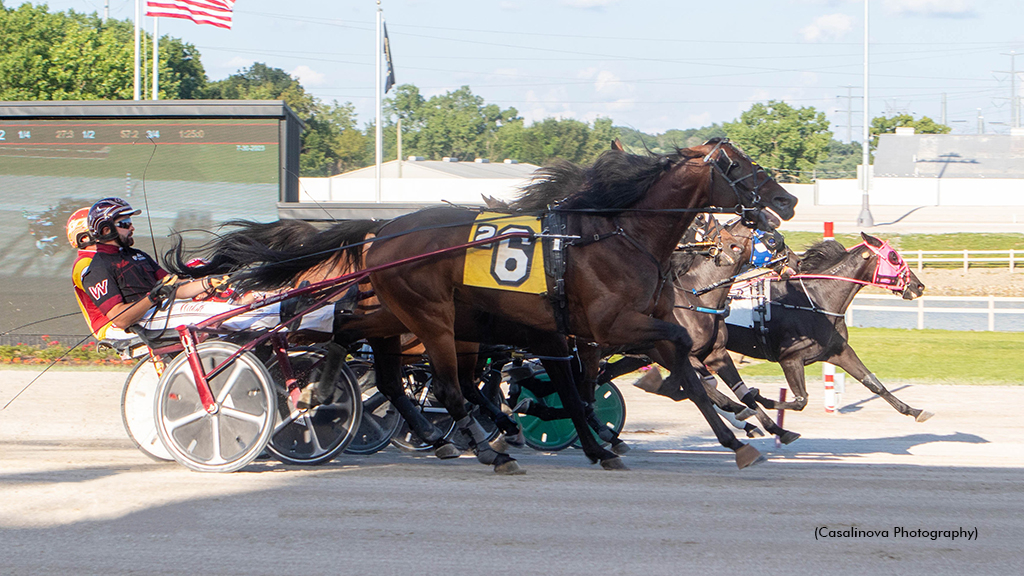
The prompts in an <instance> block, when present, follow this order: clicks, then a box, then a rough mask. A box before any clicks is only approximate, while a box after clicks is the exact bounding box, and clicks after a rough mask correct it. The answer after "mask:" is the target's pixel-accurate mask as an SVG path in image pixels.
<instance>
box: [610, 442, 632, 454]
mask: <svg viewBox="0 0 1024 576" xmlns="http://www.w3.org/2000/svg"><path fill="white" fill-rule="evenodd" d="M629 450H630V448H629V444H626V443H625V442H619V443H618V444H612V452H615V453H616V454H618V455H619V456H622V455H624V454H626V453H627V452H629Z"/></svg>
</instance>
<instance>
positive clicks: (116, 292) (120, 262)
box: [82, 198, 344, 407]
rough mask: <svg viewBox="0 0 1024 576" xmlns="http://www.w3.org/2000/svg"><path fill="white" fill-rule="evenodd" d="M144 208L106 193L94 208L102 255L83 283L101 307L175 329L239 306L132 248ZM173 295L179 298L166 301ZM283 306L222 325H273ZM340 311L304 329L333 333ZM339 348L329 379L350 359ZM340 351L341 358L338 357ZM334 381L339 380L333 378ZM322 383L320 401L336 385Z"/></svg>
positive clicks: (92, 222) (93, 231) (118, 320)
mask: <svg viewBox="0 0 1024 576" xmlns="http://www.w3.org/2000/svg"><path fill="white" fill-rule="evenodd" d="M140 213H141V211H140V210H133V209H132V207H131V206H130V205H129V204H128V203H127V202H125V201H124V200H122V199H120V198H104V199H102V200H100V201H98V202H96V203H95V204H93V205H92V207H91V208H90V209H89V215H88V218H87V221H88V227H89V234H90V235H91V236H92V238H93V240H94V241H95V242H96V254H95V255H94V256H93V259H92V263H91V264H90V265H89V268H88V270H87V271H86V272H85V274H84V276H83V277H82V285H83V288H84V290H85V292H86V293H87V294H88V296H89V298H90V300H91V301H92V303H93V304H94V305H95V306H96V308H98V309H99V310H100V311H101V312H102V313H103V314H104V315H105V316H106V317H107V318H108V319H109V321H110V322H111V323H113V325H114V326H116V327H118V328H120V329H122V330H124V329H127V328H129V327H130V326H133V325H138V326H141V327H142V328H144V329H147V330H164V329H172V330H173V329H174V328H176V327H178V326H182V325H188V324H197V323H199V322H202V321H204V320H206V319H207V318H209V317H212V316H215V315H217V314H220V313H223V312H227V311H229V310H234V309H235V308H236V306H234V305H232V304H228V303H226V302H215V301H193V300H191V298H194V297H196V296H200V295H210V294H213V292H214V291H215V289H216V287H217V286H216V282H215V281H211V279H210V278H209V277H204V278H200V279H198V280H191V281H186V282H180V283H179V282H177V279H176V277H174V276H168V274H167V272H166V271H165V270H164V269H163V268H161V267H160V266H159V265H158V264H157V263H156V261H155V260H154V259H153V258H152V257H150V255H149V254H146V253H145V252H143V251H141V250H138V249H136V248H133V247H132V245H133V244H134V243H135V240H134V237H133V236H134V233H135V226H134V224H133V223H132V216H137V215H138V214H140ZM168 298H173V300H172V301H171V302H167V303H165V300H166V299H168ZM280 311H281V305H280V303H275V304H270V305H267V306H263V307H260V308H256V309H254V310H249V311H247V312H245V313H242V314H239V315H236V316H234V317H232V318H229V319H228V320H225V321H224V322H223V323H222V324H221V327H222V328H225V329H227V330H246V329H259V328H272V327H274V326H276V325H277V324H279V323H280V322H281V321H282V319H281V312H280ZM334 316H335V311H334V306H333V305H332V306H322V307H320V308H318V309H316V310H313V311H311V312H310V313H308V314H306V315H305V316H303V317H302V320H301V322H300V324H299V326H298V329H301V330H310V331H315V332H320V333H326V334H332V333H333V326H334ZM334 348H336V347H331V346H329V349H330V350H331V352H332V353H331V354H328V362H327V366H325V369H324V372H323V375H324V380H328V377H327V376H328V374H333V375H334V378H336V377H337V376H336V374H337V372H338V371H339V370H340V368H341V365H342V360H343V359H344V358H343V356H344V354H343V353H341V352H340V351H339V350H335V349H334ZM337 348H340V347H337ZM339 354H340V355H341V356H342V358H340V359H339V358H337V357H336V356H338V355H339ZM329 380H330V383H333V382H334V379H333V378H330V379H329ZM311 388H312V387H311ZM316 388H318V390H317V393H318V394H317V395H318V396H321V398H320V401H324V400H326V399H325V398H323V397H322V396H323V395H324V394H326V393H327V392H326V391H323V392H321V390H325V389H329V388H330V387H329V386H328V385H327V384H323V385H319V386H317V387H316ZM303 392H304V394H303V403H304V404H306V405H313V404H314V402H313V401H312V399H311V397H310V393H309V392H307V391H303ZM300 407H303V406H300Z"/></svg>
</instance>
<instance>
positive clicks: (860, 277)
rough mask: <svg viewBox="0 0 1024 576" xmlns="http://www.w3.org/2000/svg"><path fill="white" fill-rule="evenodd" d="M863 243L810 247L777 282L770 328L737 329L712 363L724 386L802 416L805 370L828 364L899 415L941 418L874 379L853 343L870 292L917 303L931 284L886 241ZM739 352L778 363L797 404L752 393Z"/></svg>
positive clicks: (868, 238) (714, 353) (765, 323)
mask: <svg viewBox="0 0 1024 576" xmlns="http://www.w3.org/2000/svg"><path fill="white" fill-rule="evenodd" d="M861 238H862V239H863V242H862V243H861V244H858V245H857V246H854V247H853V248H850V249H849V250H846V249H845V248H843V246H842V245H841V244H839V243H838V242H836V241H834V240H827V241H824V242H820V243H818V244H815V245H814V246H811V247H810V248H809V249H808V250H807V251H806V252H805V254H804V256H803V258H801V259H800V261H799V267H798V274H797V275H795V276H792V277H791V278H790V279H788V280H785V281H782V282H773V283H771V284H770V286H771V288H770V291H771V294H770V300H769V301H768V302H767V304H768V305H769V306H770V307H771V314H770V318H765V319H764V321H763V327H764V329H763V330H758V329H756V328H753V327H750V328H746V327H741V326H736V325H730V326H729V327H728V330H727V332H728V339H727V344H726V346H722V345H719V346H717V347H716V348H715V349H714V350H713V351H712V352H711V353H710V354H709V356H708V358H707V360H706V361H705V362H706V364H707V366H708V368H709V369H711V370H712V371H714V372H716V373H717V374H718V375H719V377H721V378H722V379H723V380H725V382H726V383H727V384H728V385H729V386H730V388H732V389H733V390H734V391H736V392H737V395H741V396H742V397H743V402H744V403H745V404H747V405H752V404H753V403H754V401H755V400H756V401H757V402H759V403H761V404H762V405H763V406H765V407H766V408H778V409H789V410H802V409H803V408H804V406H806V405H807V387H806V383H805V381H804V366H807V365H809V364H813V363H815V362H829V363H832V364H835V365H837V366H839V367H840V368H842V369H843V370H845V371H846V373H847V374H849V375H851V376H852V377H854V378H856V379H857V380H858V381H860V382H861V383H862V384H864V386H866V387H867V388H868V390H871V391H872V392H874V393H875V394H878V395H879V396H881V397H882V398H883V399H884V400H885V401H886V402H888V403H889V404H890V405H891V406H892V407H893V408H895V409H896V410H897V411H898V412H899V413H900V414H904V415H908V416H913V417H914V418H915V419H916V420H917V421H918V422H924V421H925V420H927V419H929V418H931V417H932V416H933V415H934V414H933V413H931V412H928V411H925V410H920V409H917V408H911V407H910V406H908V405H907V404H905V403H904V402H902V401H901V400H899V399H898V398H896V397H895V396H894V395H893V394H892V393H891V392H889V391H888V390H887V389H886V388H885V386H884V385H883V384H882V383H881V382H880V381H879V380H878V378H877V377H876V376H875V375H874V374H872V373H871V372H870V371H869V370H868V369H867V367H866V366H864V363H863V362H862V361H861V360H860V358H859V357H858V356H857V353H856V352H855V351H854V350H853V348H852V347H851V346H850V343H849V341H848V335H849V332H848V329H847V326H846V321H845V314H846V309H847V308H848V307H849V305H850V303H851V302H852V301H853V297H854V296H855V295H856V294H857V292H858V291H860V289H861V288H862V287H864V286H877V287H882V288H886V289H888V290H892V291H893V292H895V293H898V294H900V295H902V297H903V298H904V299H907V300H911V299H914V298H917V297H919V296H921V295H922V294H923V293H924V284H923V283H921V281H920V280H919V279H918V278H917V276H916V275H915V274H914V273H913V272H912V271H911V270H910V269H909V267H908V266H907V264H906V262H904V260H903V258H902V257H901V256H900V255H899V254H898V253H897V252H896V251H895V250H893V249H892V247H891V246H889V244H888V243H887V242H885V241H883V240H881V239H879V238H875V237H873V236H869V235H867V234H864V233H861ZM726 348H728V350H732V351H734V352H738V353H741V354H745V355H747V356H751V357H754V358H763V359H766V360H770V361H773V362H778V363H779V364H780V365H781V366H782V370H783V372H784V373H785V375H786V381H787V383H788V384H789V388H790V390H792V391H793V394H794V395H795V396H796V398H795V399H794V400H793V401H791V402H778V401H775V400H771V399H768V398H764V397H763V396H761V395H760V394H759V393H758V392H757V389H754V388H751V389H749V390H747V389H746V386H745V385H744V384H743V380H742V378H741V377H740V375H739V371H737V370H736V367H735V365H734V364H733V362H732V359H731V358H730V357H729V354H728V352H727V351H726Z"/></svg>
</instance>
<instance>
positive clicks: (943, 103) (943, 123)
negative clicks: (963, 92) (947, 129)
mask: <svg viewBox="0 0 1024 576" xmlns="http://www.w3.org/2000/svg"><path fill="white" fill-rule="evenodd" d="M940 118H942V125H943V126H948V124H946V93H945V92H943V93H942V114H941V115H940Z"/></svg>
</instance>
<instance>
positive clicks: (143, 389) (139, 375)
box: [121, 356, 174, 462]
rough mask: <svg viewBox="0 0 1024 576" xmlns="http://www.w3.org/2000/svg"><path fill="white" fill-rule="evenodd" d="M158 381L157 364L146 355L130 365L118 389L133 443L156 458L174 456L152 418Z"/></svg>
mask: <svg viewBox="0 0 1024 576" xmlns="http://www.w3.org/2000/svg"><path fill="white" fill-rule="evenodd" d="M159 384H160V377H159V376H157V373H156V367H155V366H154V365H153V362H152V361H151V360H150V358H149V357H148V356H147V357H146V358H143V359H142V360H139V362H138V363H137V364H136V365H135V367H134V368H132V371H131V372H129V373H128V378H126V379H125V381H124V389H123V390H122V391H121V422H122V423H124V430H125V432H127V433H128V439H129V440H131V441H132V444H135V447H136V448H138V449H139V450H141V451H142V453H143V454H145V455H146V456H149V457H150V458H152V459H153V460H156V461H158V462H168V461H171V460H174V458H172V457H171V453H170V452H168V451H167V448H165V447H164V444H163V442H161V441H160V436H159V434H157V432H156V422H155V421H154V420H153V404H154V403H155V402H156V388H157V386H158V385H159Z"/></svg>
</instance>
